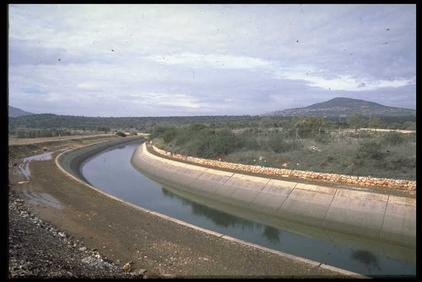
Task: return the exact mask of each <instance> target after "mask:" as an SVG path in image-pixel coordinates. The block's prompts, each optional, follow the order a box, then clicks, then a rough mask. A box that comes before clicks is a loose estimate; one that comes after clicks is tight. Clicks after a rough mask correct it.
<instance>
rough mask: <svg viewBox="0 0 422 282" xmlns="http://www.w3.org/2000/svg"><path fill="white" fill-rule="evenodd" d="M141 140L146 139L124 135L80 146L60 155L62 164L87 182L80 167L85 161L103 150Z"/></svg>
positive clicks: (65, 168)
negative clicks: (115, 138)
mask: <svg viewBox="0 0 422 282" xmlns="http://www.w3.org/2000/svg"><path fill="white" fill-rule="evenodd" d="M139 140H144V138H143V137H136V136H135V137H122V138H119V139H117V140H113V141H105V142H101V143H95V144H92V145H88V146H85V147H82V148H79V149H78V150H70V151H67V152H64V153H63V154H62V155H61V156H60V160H59V162H60V165H61V167H62V168H63V169H64V170H66V171H68V172H70V173H71V174H72V175H73V176H75V177H76V178H79V179H81V180H83V181H85V182H87V181H86V179H85V178H84V176H83V175H82V173H81V171H80V169H81V165H82V164H83V162H85V161H86V160H88V159H89V158H91V157H92V156H95V155H96V154H98V153H99V152H101V151H104V150H108V149H112V148H114V147H116V146H121V145H124V144H127V143H131V142H137V141H139Z"/></svg>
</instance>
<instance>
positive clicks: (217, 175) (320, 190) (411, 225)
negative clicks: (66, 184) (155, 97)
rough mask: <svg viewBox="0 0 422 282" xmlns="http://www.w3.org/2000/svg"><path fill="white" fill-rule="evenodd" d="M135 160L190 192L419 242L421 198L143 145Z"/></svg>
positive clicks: (313, 222) (283, 215)
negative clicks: (272, 174)
mask: <svg viewBox="0 0 422 282" xmlns="http://www.w3.org/2000/svg"><path fill="white" fill-rule="evenodd" d="M132 163H133V164H134V165H135V166H136V167H137V168H138V169H140V170H141V171H144V172H146V173H147V174H149V175H151V176H152V177H154V178H156V179H158V180H161V181H163V182H164V183H166V184H168V185H171V186H173V187H177V188H178V189H181V190H184V191H186V192H189V193H194V194H195V193H196V194H198V195H201V196H204V197H207V198H209V199H210V200H211V201H212V200H216V201H222V202H226V203H229V204H232V205H237V206H241V207H247V208H249V209H251V210H256V211H259V212H261V213H267V214H269V215H271V216H277V217H280V218H283V219H286V220H292V221H296V222H299V223H302V224H307V225H311V226H316V227H319V228H321V227H323V228H328V229H331V230H334V231H340V232H344V233H348V234H352V235H359V236H360V235H365V236H367V237H368V238H373V239H379V240H383V241H389V242H393V243H395V244H400V245H403V246H407V247H414V246H415V245H416V200H415V199H414V198H408V197H398V196H394V195H388V194H379V193H375V192H363V191H356V190H350V189H343V188H335V187H324V186H317V185H310V184H303V183H295V182H287V181H282V180H276V179H270V178H264V177H257V176H248V175H244V174H240V173H232V172H227V171H221V170H216V169H211V168H205V167H200V166H195V165H190V164H186V163H181V162H178V161H174V160H169V159H166V158H161V157H158V156H156V155H154V154H151V153H150V152H148V150H147V148H146V145H145V144H142V145H141V146H140V147H139V148H138V149H137V150H136V152H135V153H134V155H133V157H132Z"/></svg>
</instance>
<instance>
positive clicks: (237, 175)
mask: <svg viewBox="0 0 422 282" xmlns="http://www.w3.org/2000/svg"><path fill="white" fill-rule="evenodd" d="M141 146H142V152H144V153H145V154H147V155H148V156H149V157H151V158H153V159H156V160H159V161H161V162H163V163H166V164H170V165H175V166H181V165H182V166H183V167H185V168H187V169H190V168H193V169H195V167H197V166H195V165H193V164H186V163H183V162H180V161H176V160H170V159H167V158H160V157H159V156H156V155H154V154H152V153H151V152H149V151H148V149H147V148H146V145H145V143H143V144H142V145H141ZM206 172H208V173H214V172H217V173H216V174H222V172H225V173H231V172H226V171H222V170H219V169H217V168H209V169H208V170H207V171H206ZM232 176H233V177H235V178H239V179H243V180H248V181H252V182H259V183H266V184H268V180H270V181H273V180H274V181H276V182H275V183H277V184H285V183H294V189H302V190H309V191H314V192H319V193H324V194H332V195H334V194H335V193H336V190H337V188H335V187H326V186H321V185H313V184H304V183H300V182H293V181H284V180H279V179H275V178H271V177H262V176H255V175H247V174H243V173H241V172H233V173H232ZM274 186H275V187H276V186H277V185H274ZM290 186H291V184H290V185H288V187H290Z"/></svg>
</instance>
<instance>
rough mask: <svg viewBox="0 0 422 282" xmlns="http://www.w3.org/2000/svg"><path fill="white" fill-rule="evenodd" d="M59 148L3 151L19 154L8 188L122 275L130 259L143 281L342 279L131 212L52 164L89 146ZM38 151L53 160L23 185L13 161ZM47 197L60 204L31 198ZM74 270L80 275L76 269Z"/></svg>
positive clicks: (39, 165) (34, 168) (34, 167)
mask: <svg viewBox="0 0 422 282" xmlns="http://www.w3.org/2000/svg"><path fill="white" fill-rule="evenodd" d="M111 139H112V138H111ZM111 139H110V140H111ZM90 142H94V141H90ZM58 143H59V142H57V143H55V144H54V146H53V145H51V146H48V145H45V144H42V145H38V144H37V145H38V146H34V145H32V147H31V146H29V147H28V146H27V147H25V148H24V147H21V148H20V149H19V150H16V148H14V149H12V150H9V152H10V151H14V152H19V154H18V155H20V156H19V157H18V158H14V156H13V152H12V156H11V157H10V162H9V164H10V165H9V183H10V187H9V189H10V190H11V191H13V193H16V195H18V197H19V198H21V200H22V201H23V203H24V204H25V205H26V206H27V208H28V211H29V212H31V214H33V215H34V216H36V217H37V218H39V219H40V220H42V221H44V222H48V223H49V224H51V226H54V227H55V228H56V229H57V230H60V231H59V232H61V233H63V234H66V236H69V237H70V238H74V239H75V240H78V241H79V242H83V245H84V246H86V248H87V249H91V250H93V249H96V250H98V252H99V253H100V256H101V257H106V258H107V262H109V263H110V264H113V265H115V266H116V267H117V268H120V269H121V270H123V267H124V266H125V265H126V264H127V263H129V262H130V271H129V273H132V274H133V275H144V276H145V275H146V276H147V277H345V276H346V275H344V274H339V273H337V272H335V271H330V270H327V269H323V268H320V267H319V266H318V265H311V264H307V263H303V262H298V261H294V260H292V259H289V258H287V257H282V256H279V255H276V254H273V253H270V252H267V251H264V250H260V249H256V248H253V247H251V246H246V245H242V244H240V243H237V242H233V241H229V240H225V239H224V238H218V237H216V236H212V235H209V234H206V233H204V232H201V231H199V230H194V229H191V228H188V227H186V226H183V225H180V224H177V223H175V222H171V221H168V220H165V219H163V218H160V217H157V216H155V215H153V214H151V213H148V212H143V211H140V210H137V209H134V208H130V207H128V206H127V205H124V204H122V203H120V202H118V201H115V200H113V199H111V198H109V197H106V196H104V195H101V194H100V193H98V192H96V191H95V190H93V189H89V188H88V187H87V186H86V185H83V184H80V183H78V182H77V181H75V180H73V179H71V178H69V177H67V176H65V175H64V174H63V172H62V171H60V169H59V168H58V167H57V166H56V165H55V163H54V158H55V157H56V156H57V155H58V154H59V153H60V152H63V151H64V150H66V149H70V148H77V147H82V146H85V145H87V143H89V142H85V143H83V141H80V140H78V141H72V142H62V143H60V144H58ZM44 149H47V150H44ZM40 151H41V152H42V151H53V160H47V161H33V162H31V163H30V166H29V167H30V170H31V180H30V181H29V182H28V183H23V184H18V183H19V182H20V181H21V180H22V176H21V175H20V174H19V172H18V171H17V168H16V166H14V165H13V163H14V162H15V163H16V162H19V160H20V159H21V158H22V157H23V155H24V156H30V155H34V154H36V153H39V152H40ZM15 155H16V154H15ZM9 156H10V155H9ZM47 194H48V195H49V199H54V201H56V202H57V203H58V204H57V205H48V204H46V202H45V201H44V202H43V201H37V196H36V195H47ZM34 195H35V196H34ZM58 206H59V207H60V208H58ZM18 215H19V214H16V213H14V212H10V218H9V220H12V221H13V218H15V219H16V216H18ZM19 216H20V215H19ZM30 222H32V221H30ZM33 224H36V223H33ZM26 228H29V227H26ZM17 230H19V228H16V227H15V225H13V224H10V225H9V232H10V233H11V234H13V233H14V232H15V234H18V235H17V236H18V237H19V236H21V234H20V233H19V232H17ZM34 232H35V233H37V232H38V233H39V232H41V231H34ZM21 239H22V238H21ZM21 239H20V240H21ZM14 242H15V241H10V243H11V245H10V246H9V249H13V245H15V243H14ZM72 242H73V241H72ZM45 243H46V244H47V245H45V246H41V247H40V249H39V252H42V253H46V252H48V251H47V249H49V248H53V249H54V247H52V244H53V243H52V242H50V240H47V241H45ZM62 249H63V250H67V249H66V248H62ZM78 250H79V249H78ZM18 252H19V251H18ZM20 254H22V252H21V253H20ZM17 256H18V255H17V254H15V255H13V254H12V255H11V257H10V260H9V261H13V259H14V258H16V257H17ZM39 257H40V256H28V257H27V259H28V260H29V261H37V260H39ZM233 258H236V259H233ZM54 259H55V258H53V260H54ZM80 259H81V260H82V259H83V258H80ZM50 261H51V260H50ZM69 261H71V260H69ZM85 261H86V260H85ZM37 263H39V264H41V265H44V268H45V269H46V271H47V273H48V271H49V269H51V265H49V264H45V263H44V264H43V262H40V261H38V262H35V263H34V265H38V264H37ZM66 263H69V262H66ZM66 263H63V264H66ZM53 264H54V262H53ZM10 266H11V265H10V263H9V274H11V273H12V270H11V268H10ZM40 268H42V266H39V267H37V269H40ZM66 269H68V268H66ZM145 270H146V271H145ZM66 271H67V270H66ZM69 272H70V273H72V272H71V271H69ZM75 272H76V275H78V273H77V271H75ZM88 272H89V270H83V271H82V272H81V273H83V274H84V275H85V276H90V275H89V273H88ZM122 273H123V272H122ZM141 273H142V274H141ZM72 274H74V273H72ZM122 275H125V274H124V273H123V274H122ZM57 276H60V277H72V276H70V274H68V273H67V272H60V274H58V275H56V276H55V277H57ZM94 276H95V275H94ZM14 277H27V275H20V274H18V275H17V276H14ZM90 277H92V276H90ZM104 277H106V276H104ZM138 277H139V276H138Z"/></svg>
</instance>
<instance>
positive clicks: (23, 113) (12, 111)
mask: <svg viewBox="0 0 422 282" xmlns="http://www.w3.org/2000/svg"><path fill="white" fill-rule="evenodd" d="M28 115H33V113H30V112H26V111H24V110H21V109H19V108H15V107H12V106H9V117H20V116H28Z"/></svg>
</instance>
